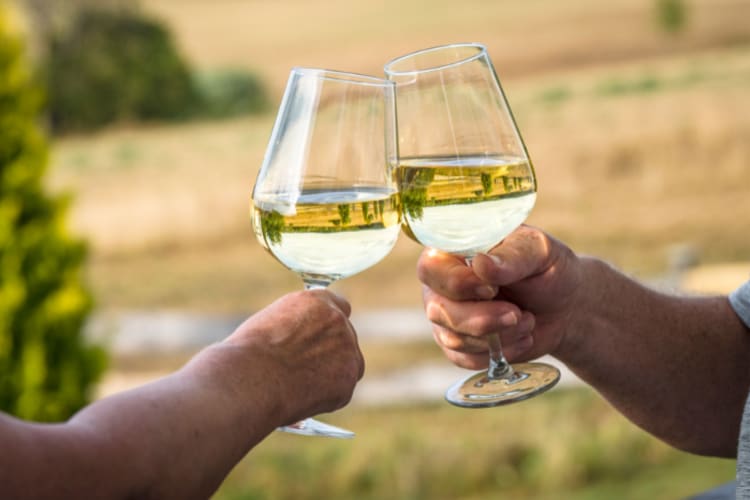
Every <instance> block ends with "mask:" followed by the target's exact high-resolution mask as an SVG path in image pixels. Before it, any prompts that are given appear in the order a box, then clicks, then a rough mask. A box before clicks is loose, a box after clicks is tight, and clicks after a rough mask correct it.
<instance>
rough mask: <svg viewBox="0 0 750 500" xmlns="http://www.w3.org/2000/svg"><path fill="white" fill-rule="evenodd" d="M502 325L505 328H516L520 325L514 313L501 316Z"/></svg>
mask: <svg viewBox="0 0 750 500" xmlns="http://www.w3.org/2000/svg"><path fill="white" fill-rule="evenodd" d="M500 324H501V325H503V326H514V325H517V324H518V316H516V313H514V312H507V313H505V314H503V315H502V316H500Z"/></svg>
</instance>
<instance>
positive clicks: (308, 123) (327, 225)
mask: <svg viewBox="0 0 750 500" xmlns="http://www.w3.org/2000/svg"><path fill="white" fill-rule="evenodd" d="M396 162H397V150H396V130H395V104H394V84H393V83H392V82H390V81H388V80H384V79H381V78H375V77H371V76H366V75H358V74H353V73H343V72H338V71H329V70H322V69H316V68H294V69H293V70H292V71H291V74H290V76H289V81H288V83H287V87H286V91H285V93H284V97H283V99H282V102H281V106H280V109H279V112H278V115H277V118H276V124H275V125H274V128H273V131H272V132H271V138H270V141H269V144H268V149H267V150H266V156H265V158H264V160H263V164H262V166H261V168H260V171H259V173H258V178H257V180H256V182H255V187H254V189H253V200H252V201H253V228H254V230H255V234H256V236H257V238H258V241H259V242H260V243H261V244H262V245H263V246H264V247H265V248H266V250H268V251H269V252H270V253H271V255H273V256H274V257H275V258H276V259H277V260H278V261H279V262H281V264H283V265H284V266H285V267H287V268H288V269H290V270H291V271H294V272H295V273H297V274H298V275H299V276H301V277H302V280H303V281H304V284H305V289H307V290H309V289H314V288H324V287H327V286H328V285H329V284H330V283H332V282H334V281H336V280H338V279H341V278H346V277H347V276H351V275H353V274H355V273H358V272H360V271H363V270H364V269H366V268H368V267H370V266H372V265H374V264H376V263H377V262H379V261H380V260H381V259H382V258H383V257H385V256H386V255H387V254H388V253H389V252H390V250H391V248H392V247H393V245H394V244H395V243H396V240H397V238H398V235H399V232H400V211H399V197H398V191H397V186H396V182H395V177H394V172H395V167H396ZM320 362H321V363H325V362H326V360H324V359H322V360H320ZM281 430H284V431H287V432H293V433H297V434H306V435H322V436H330V437H343V438H346V437H352V436H353V435H354V434H353V433H351V432H350V431H347V430H344V429H339V428H337V427H334V426H331V425H327V424H324V423H322V422H319V421H317V420H314V419H307V420H304V421H302V422H298V423H296V424H294V425H290V426H287V427H283V428H281Z"/></svg>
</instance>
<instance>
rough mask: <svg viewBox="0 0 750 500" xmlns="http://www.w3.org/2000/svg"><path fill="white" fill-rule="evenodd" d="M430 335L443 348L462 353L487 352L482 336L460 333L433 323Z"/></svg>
mask: <svg viewBox="0 0 750 500" xmlns="http://www.w3.org/2000/svg"><path fill="white" fill-rule="evenodd" d="M432 336H433V337H434V338H435V342H436V343H437V344H438V345H439V346H440V347H443V348H446V349H449V350H451V351H458V352H462V353H464V354H479V353H486V352H488V349H487V341H486V340H485V339H484V338H482V337H473V336H471V335H462V334H460V333H457V332H454V331H451V330H449V329H447V328H443V327H441V326H437V325H433V327H432Z"/></svg>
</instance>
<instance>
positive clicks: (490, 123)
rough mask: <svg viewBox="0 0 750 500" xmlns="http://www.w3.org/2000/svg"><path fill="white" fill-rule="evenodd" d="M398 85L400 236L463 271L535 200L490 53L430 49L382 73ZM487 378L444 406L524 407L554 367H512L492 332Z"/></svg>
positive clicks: (456, 392)
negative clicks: (454, 260)
mask: <svg viewBox="0 0 750 500" xmlns="http://www.w3.org/2000/svg"><path fill="white" fill-rule="evenodd" d="M385 74H386V75H387V77H388V79H389V80H391V81H393V82H395V83H396V103H397V108H398V113H397V123H398V137H399V144H398V147H399V152H400V153H399V166H398V170H397V179H398V185H399V191H400V193H401V203H402V210H403V215H402V217H403V221H404V231H405V232H406V233H407V234H408V235H409V236H410V237H411V238H412V239H414V240H416V241H417V242H418V243H420V244H422V245H424V246H426V247H429V248H433V249H437V250H440V251H444V252H449V253H452V254H455V255H460V256H463V257H464V258H465V259H466V261H467V264H470V263H471V258H472V257H473V256H474V255H476V254H477V253H481V252H487V251H488V250H490V249H491V248H492V247H494V246H495V245H497V244H498V243H500V242H501V241H502V240H503V238H505V237H506V236H507V235H508V234H510V233H511V232H512V231H513V230H514V229H516V228H517V227H518V226H519V225H520V224H521V223H522V222H523V221H524V220H525V219H526V217H527V215H528V214H529V212H530V211H531V209H532V207H533V206H534V202H535V200H536V191H537V185H536V178H535V176H534V169H533V166H532V164H531V161H530V160H529V156H528V153H527V151H526V146H525V145H524V143H523V140H522V139H521V136H520V134H519V132H518V129H517V127H516V124H515V120H514V119H513V115H512V113H511V111H510V108H509V106H508V103H507V101H506V99H505V95H504V93H503V90H502V88H501V86H500V81H499V79H498V78H497V75H496V73H495V70H494V68H493V66H492V62H491V61H490V58H489V55H488V53H487V49H486V48H485V47H484V46H482V45H481V44H477V43H460V44H452V45H445V46H439V47H433V48H429V49H424V50H420V51H417V52H414V53H411V54H407V55H405V56H402V57H398V58H396V59H394V60H392V61H390V62H389V63H387V64H386V66H385ZM488 344H489V351H490V364H489V368H488V370H487V371H485V372H480V373H476V374H474V375H472V376H470V377H468V378H467V379H465V380H462V381H459V382H458V383H456V384H455V385H453V386H452V387H451V388H450V389H448V391H447V392H446V395H445V397H446V399H447V400H448V401H449V402H451V403H453V404H455V405H457V406H462V407H468V408H481V407H489V406H498V405H502V404H507V403H512V402H516V401H521V400H524V399H528V398H530V397H532V396H534V395H536V394H540V393H542V392H544V391H546V390H548V389H550V388H551V387H553V386H554V385H555V384H556V383H557V381H558V380H559V378H560V372H559V370H557V368H555V367H553V366H550V365H547V364H543V363H520V364H516V365H513V366H511V365H510V364H509V363H508V362H507V361H506V359H505V357H504V356H503V353H502V349H501V346H500V338H499V336H498V335H497V334H494V335H489V336H488Z"/></svg>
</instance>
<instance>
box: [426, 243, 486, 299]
mask: <svg viewBox="0 0 750 500" xmlns="http://www.w3.org/2000/svg"><path fill="white" fill-rule="evenodd" d="M417 277H418V278H419V280H420V281H421V282H422V283H424V284H425V285H427V286H428V287H430V288H432V289H433V290H435V291H436V292H437V293H439V294H440V295H443V296H445V297H449V298H451V299H453V300H480V299H491V298H493V297H494V296H495V295H496V294H497V288H496V287H494V286H491V285H488V284H487V283H485V282H484V281H482V280H481V279H479V278H478V277H477V276H476V275H475V274H474V272H473V271H472V269H471V268H470V267H469V266H468V265H466V261H465V259H464V258H463V257H459V256H456V255H450V254H447V253H443V252H440V251H437V250H434V249H425V250H424V251H423V252H422V254H421V255H420V257H419V261H418V262H417Z"/></svg>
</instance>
